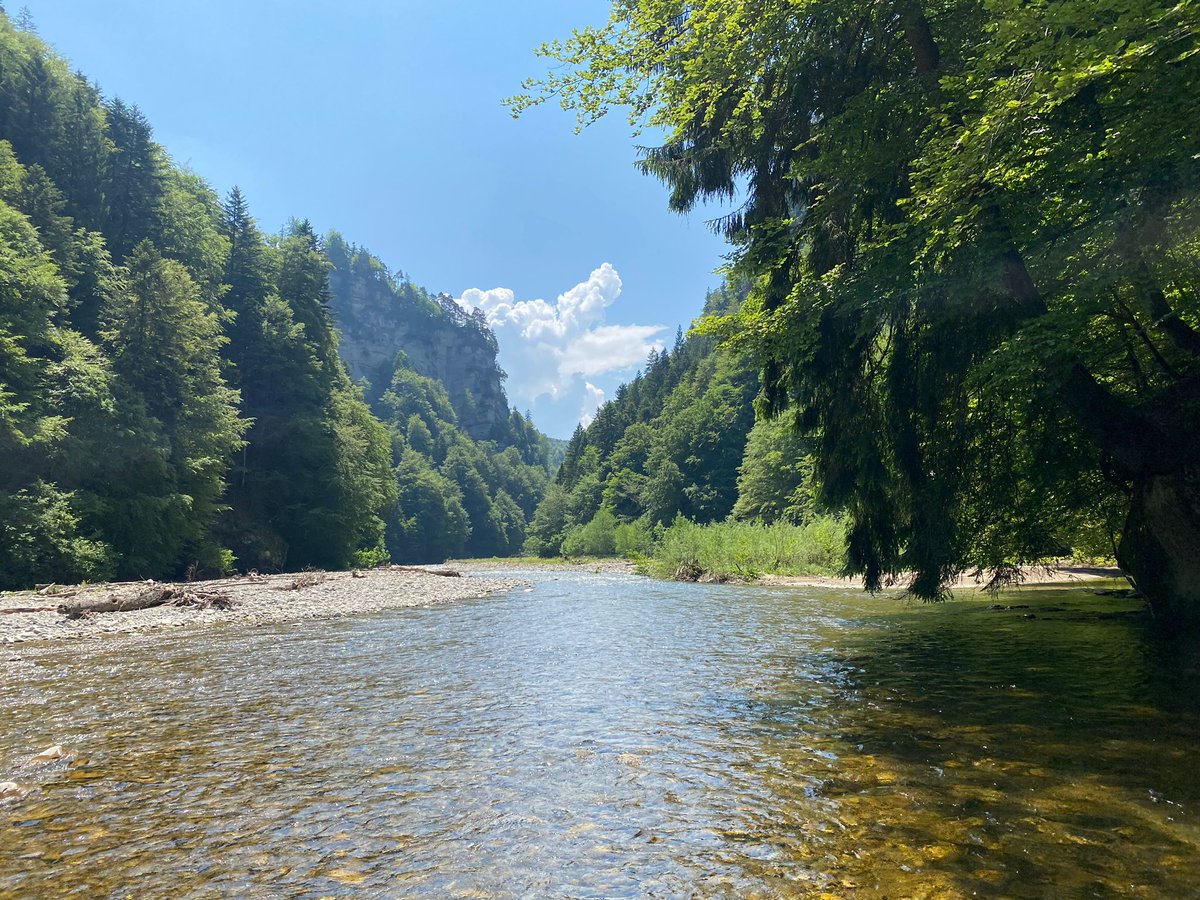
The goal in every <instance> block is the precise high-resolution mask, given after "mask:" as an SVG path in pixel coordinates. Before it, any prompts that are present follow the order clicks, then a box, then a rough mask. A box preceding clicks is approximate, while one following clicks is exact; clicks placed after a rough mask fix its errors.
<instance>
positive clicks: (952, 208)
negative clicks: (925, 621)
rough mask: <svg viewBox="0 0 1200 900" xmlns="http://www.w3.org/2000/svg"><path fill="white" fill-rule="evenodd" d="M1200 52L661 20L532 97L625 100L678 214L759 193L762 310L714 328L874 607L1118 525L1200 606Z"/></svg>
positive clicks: (590, 32)
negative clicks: (783, 417) (907, 576)
mask: <svg viewBox="0 0 1200 900" xmlns="http://www.w3.org/2000/svg"><path fill="white" fill-rule="evenodd" d="M1198 42H1200V9H1198V8H1197V6H1196V5H1195V4H1193V3H1176V2H1174V0H1147V2H1139V3H1131V2H1129V0H1099V2H1094V0H1063V2H1054V3H1027V2H1024V0H988V2H985V3H975V2H967V0H950V2H939V3H932V2H916V0H902V2H895V3H883V4H868V3H863V2H860V0H806V2H803V3H800V4H795V3H779V4H770V3H760V2H755V0H699V2H695V3H688V4H680V3H678V2H675V0H633V2H619V3H614V4H613V10H612V17H611V20H610V22H609V23H608V24H607V25H605V26H602V27H599V28H585V29H582V30H580V31H577V32H576V33H575V34H574V36H573V37H572V38H571V39H569V40H567V41H564V42H558V43H552V44H548V45H546V46H545V47H543V49H542V52H543V53H544V54H545V55H546V56H548V57H550V58H552V59H553V60H555V62H556V65H555V66H554V68H553V69H552V71H551V72H550V74H549V75H548V76H547V77H546V78H545V79H543V80H541V81H539V82H534V83H531V84H530V85H529V86H528V88H529V90H530V91H531V93H530V94H529V95H527V96H524V97H519V98H515V99H514V100H513V101H512V106H513V109H514V111H515V112H520V111H521V110H523V109H525V108H527V107H529V106H532V105H536V104H538V103H541V102H544V101H546V100H548V99H551V98H555V99H557V100H558V101H559V102H560V103H561V104H562V105H563V106H564V108H567V109H570V110H573V111H575V112H576V114H577V116H578V118H579V122H580V124H581V125H584V124H587V123H590V122H592V121H594V120H595V119H597V118H599V117H601V116H603V115H604V114H605V113H606V112H608V110H609V109H611V108H613V107H615V106H625V107H627V108H628V110H629V113H630V121H631V122H635V123H637V124H638V125H639V127H640V126H649V127H651V128H655V129H661V130H662V131H663V132H664V133H665V134H666V135H667V137H666V140H665V142H664V144H663V145H662V146H660V147H654V148H650V149H648V150H647V151H646V153H645V156H644V158H643V161H642V167H643V169H644V170H645V171H647V172H648V173H650V174H653V175H655V176H656V177H658V178H660V179H661V180H663V181H664V182H665V183H666V184H667V186H668V187H669V189H670V205H671V207H672V208H673V209H676V210H679V211H688V210H690V209H692V208H694V207H695V205H696V204H699V203H702V202H704V201H706V200H711V199H717V200H728V199H731V198H734V197H736V196H739V195H742V199H744V202H743V203H742V204H741V205H740V207H739V209H738V211H737V212H735V213H734V214H732V215H730V216H728V217H726V218H724V219H722V220H721V221H720V222H719V223H718V224H719V227H720V229H721V230H722V232H723V233H724V234H725V235H726V236H727V237H728V238H729V239H730V240H731V242H732V244H733V251H734V252H733V260H732V262H733V269H734V271H736V272H737V273H738V274H739V275H741V276H742V277H743V278H745V279H746V280H747V281H748V283H749V284H750V285H751V293H750V296H749V299H748V301H747V302H746V303H745V305H744V306H743V307H742V308H741V309H740V310H739V311H738V312H737V313H736V314H734V315H732V316H728V315H726V316H725V317H724V318H723V319H714V320H711V321H709V322H708V323H707V324H706V325H705V326H703V327H702V329H701V331H702V333H704V334H707V335H710V336H712V337H719V338H721V339H723V340H725V341H726V342H727V343H728V345H729V346H731V347H735V348H737V350H739V351H742V352H746V353H749V354H750V355H751V356H752V358H753V359H754V361H755V363H756V364H758V365H759V366H760V367H761V373H762V385H763V393H762V396H761V398H760V403H759V406H760V411H761V412H763V413H764V414H766V415H768V416H772V415H778V414H780V413H782V412H783V411H784V410H785V409H788V408H792V409H794V410H795V417H796V421H797V422H798V423H799V424H800V426H801V430H802V432H803V435H804V437H805V439H806V441H807V442H808V444H807V448H808V449H809V451H810V452H811V455H812V459H813V469H814V472H813V475H814V484H815V485H816V487H817V497H816V499H817V502H818V505H819V506H822V507H825V508H829V509H844V510H846V513H847V515H848V522H849V525H848V531H847V551H848V563H849V566H850V569H851V570H852V571H854V572H857V573H861V574H863V575H864V576H865V578H866V581H867V584H868V586H869V587H871V588H875V587H878V586H879V585H880V584H881V583H882V582H883V581H884V580H886V579H888V578H889V577H894V576H899V575H901V574H904V573H910V572H911V573H914V575H913V580H912V582H911V588H912V591H913V592H914V593H915V594H917V595H918V596H921V597H924V598H935V597H938V596H941V594H942V592H943V591H944V589H945V587H946V585H947V584H949V583H950V582H951V581H952V580H953V579H954V578H955V576H956V575H957V574H959V573H960V572H961V571H963V570H964V569H965V568H968V567H977V566H978V567H985V568H989V567H990V568H995V569H1003V568H1004V567H1007V566H1011V565H1014V564H1021V563H1029V562H1032V561H1035V560H1037V559H1040V558H1044V557H1046V556H1047V555H1056V554H1058V553H1059V552H1061V551H1062V550H1063V549H1064V548H1069V547H1070V546H1071V544H1072V543H1074V542H1076V540H1077V539H1078V536H1079V535H1081V534H1085V533H1086V534H1091V533H1095V532H1097V531H1103V530H1107V529H1109V528H1112V529H1113V530H1116V531H1123V535H1122V538H1121V541H1120V546H1121V548H1123V549H1121V552H1120V553H1119V557H1120V558H1121V559H1122V560H1123V562H1124V563H1125V564H1126V565H1127V566H1128V567H1129V568H1130V569H1131V570H1136V571H1135V572H1134V574H1135V575H1136V576H1137V577H1138V578H1139V584H1142V585H1143V587H1144V589H1145V590H1146V591H1147V592H1148V594H1150V595H1151V596H1152V598H1153V599H1154V600H1155V601H1156V602H1159V603H1160V604H1163V605H1165V607H1172V606H1174V605H1176V604H1177V603H1179V602H1184V601H1186V603H1190V604H1191V605H1192V607H1193V608H1200V594H1198V593H1197V588H1196V585H1197V584H1200V577H1198V569H1197V567H1196V560H1197V559H1200V525H1198V524H1197V523H1198V522H1200V499H1198V498H1197V495H1196V493H1195V491H1194V490H1193V489H1192V488H1190V487H1189V485H1192V484H1194V483H1195V479H1196V477H1197V473H1198V472H1200V449H1198V448H1200V445H1198V444H1197V442H1196V441H1195V440H1194V434H1195V423H1196V422H1197V421H1200V390H1198V388H1197V385H1198V384H1200V381H1198V380H1197V374H1198V373H1200V292H1198V291H1197V290H1196V273H1197V271H1198V270H1200V268H1198V265H1197V263H1198V260H1200V256H1198V251H1200V232H1198V227H1200V216H1197V209H1198V206H1197V202H1198V199H1200V168H1198V167H1197V166H1196V159H1197V156H1198V154H1200V132H1198V131H1197V129H1195V128H1194V126H1193V122H1194V120H1195V118H1196V114H1197V111H1198V110H1200V43H1198ZM712 312H714V313H727V312H728V311H727V310H713V311H712ZM577 449H578V448H577ZM568 461H569V460H568ZM672 462H673V463H674V464H675V466H676V467H677V468H678V471H676V470H675V469H664V471H665V472H666V473H667V476H668V477H667V478H666V480H665V481H664V482H663V483H662V484H661V485H659V486H658V487H656V488H655V491H654V493H655V497H656V501H655V502H657V503H659V504H660V505H661V508H662V509H663V510H665V509H667V508H669V507H670V506H672V505H678V506H679V507H680V508H682V507H683V506H684V505H685V500H684V499H681V494H682V495H684V496H686V494H684V492H686V490H687V487H686V482H687V480H688V475H687V472H686V467H684V466H683V465H681V464H680V463H679V461H678V460H672ZM759 474H762V473H759ZM743 477H744V479H751V478H754V479H757V480H758V481H759V487H760V488H761V487H763V486H764V485H762V483H761V479H759V478H758V476H757V475H756V474H755V473H754V471H753V470H750V471H747V472H744V473H743ZM747 484H749V482H747ZM760 493H762V492H760ZM772 494H777V492H773V491H767V492H765V493H762V496H763V498H764V499H767V498H769V496H771V495H772ZM752 499H753V500H754V501H755V503H756V504H757V502H758V500H757V498H752ZM769 504H770V505H771V508H772V509H773V510H774V509H777V508H778V506H779V500H778V498H777V499H776V500H774V501H769ZM759 508H760V507H758V506H756V507H755V510H757V509H759ZM785 508H786V507H785ZM747 514H750V515H755V514H757V512H756V511H749V510H747ZM772 514H773V513H772ZM655 515H661V512H660V511H656V513H655Z"/></svg>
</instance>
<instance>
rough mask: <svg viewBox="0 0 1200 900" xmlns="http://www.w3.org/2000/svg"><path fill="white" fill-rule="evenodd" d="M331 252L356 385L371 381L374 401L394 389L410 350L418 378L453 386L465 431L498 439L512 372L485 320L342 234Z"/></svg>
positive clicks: (333, 286) (345, 350)
mask: <svg viewBox="0 0 1200 900" xmlns="http://www.w3.org/2000/svg"><path fill="white" fill-rule="evenodd" d="M326 253H327V254H328V255H329V258H330V261H331V262H333V264H334V269H333V271H332V272H331V273H330V279H329V286H330V291H331V294H332V300H331V303H330V308H331V309H332V311H333V313H334V318H335V320H336V322H337V324H338V328H339V329H340V331H341V334H342V342H341V353H342V358H343V359H345V360H346V363H347V365H348V366H349V367H350V374H351V376H352V377H353V378H354V379H355V380H356V381H358V380H360V379H363V378H365V379H367V381H368V382H369V384H370V387H369V388H368V391H367V399H368V400H370V401H374V400H377V399H378V398H379V397H380V396H381V395H382V394H383V393H384V391H386V390H387V388H388V385H389V383H390V382H391V376H392V372H393V370H394V368H395V361H396V356H397V354H398V353H400V352H403V353H404V354H405V356H406V357H407V359H408V363H409V365H410V366H411V367H412V368H413V369H415V370H416V371H417V372H418V373H419V374H421V375H424V376H425V377H427V378H433V379H436V380H437V381H440V382H442V384H444V385H445V386H446V391H447V393H449V395H450V402H451V404H452V405H453V406H454V412H455V414H456V415H457V417H458V424H459V427H460V428H462V429H463V431H465V432H466V433H467V434H468V435H470V436H471V437H472V438H473V439H474V440H483V441H487V440H499V439H500V438H501V436H502V435H503V434H504V429H505V427H506V425H507V422H508V415H509V410H508V398H507V397H506V395H505V393H504V378H505V374H504V371H503V370H502V369H501V368H500V366H499V364H498V363H497V361H496V354H497V350H498V348H497V345H496V337H495V335H494V334H493V333H492V330H491V328H489V327H488V324H487V322H486V321H485V320H484V319H483V317H482V315H472V314H469V313H467V312H466V311H465V310H463V309H462V308H461V307H460V306H459V305H458V304H456V303H455V302H454V301H453V300H452V299H450V298H449V297H446V296H442V297H438V298H436V299H435V298H433V297H431V296H430V295H429V294H428V293H427V292H426V291H425V290H423V289H422V288H420V287H417V286H416V285H414V284H412V283H411V282H409V281H407V280H403V279H402V278H393V277H392V276H390V275H389V274H388V272H387V271H386V269H385V268H384V267H383V265H382V264H381V263H379V261H378V260H377V259H375V258H374V257H372V256H371V255H370V254H369V253H367V252H366V251H365V250H361V249H358V248H352V247H348V246H347V245H346V244H345V243H344V242H342V241H341V240H340V237H338V236H336V235H331V236H330V238H329V239H328V241H327V246H326Z"/></svg>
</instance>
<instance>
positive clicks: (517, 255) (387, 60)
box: [6, 0, 725, 437]
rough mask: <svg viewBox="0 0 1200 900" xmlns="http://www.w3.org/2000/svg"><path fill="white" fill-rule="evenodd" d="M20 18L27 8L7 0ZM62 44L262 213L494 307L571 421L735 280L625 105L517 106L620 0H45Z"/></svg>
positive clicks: (498, 323)
mask: <svg viewBox="0 0 1200 900" xmlns="http://www.w3.org/2000/svg"><path fill="white" fill-rule="evenodd" d="M6 5H7V7H8V8H9V11H10V13H14V14H15V13H16V11H17V10H19V9H20V8H21V5H22V4H21V3H20V2H19V0H9V2H8V3H7V4H6ZM24 5H25V6H27V7H28V8H29V10H30V12H31V13H32V15H33V18H34V23H35V25H36V27H37V29H38V31H39V33H40V34H41V36H42V37H43V38H45V39H46V40H47V41H49V42H50V43H51V44H53V45H54V46H55V47H56V48H57V49H58V51H59V52H60V53H62V54H63V55H64V56H66V57H68V58H69V59H70V60H71V61H72V63H73V65H74V66H75V68H77V69H79V70H81V71H83V72H84V73H85V74H86V75H88V76H89V77H90V78H92V79H93V80H95V81H98V82H99V84H100V86H101V87H102V89H103V90H104V91H105V93H106V94H107V95H109V96H120V97H122V98H123V99H125V100H127V101H129V102H133V103H136V104H138V105H139V106H140V107H141V108H142V110H143V111H144V112H145V113H146V115H147V117H148V118H149V119H150V121H151V123H152V124H153V125H154V127H155V133H156V136H157V138H158V140H159V141H160V142H161V143H162V144H164V145H165V146H166V148H167V149H168V150H169V151H170V153H171V154H172V156H173V157H174V158H175V159H176V160H177V161H178V162H181V163H185V164H187V165H190V166H191V167H192V168H193V169H195V170H196V171H197V172H199V173H200V174H201V175H203V176H204V177H205V178H207V179H208V180H209V181H210V182H211V183H212V184H213V186H214V187H215V188H217V190H219V191H221V192H222V193H223V192H224V191H226V190H227V189H228V188H229V187H231V186H232V185H234V184H237V185H239V186H240V187H241V188H242V190H243V191H244V192H245V193H246V195H247V197H248V198H249V200H250V203H251V207H252V209H253V211H254V213H255V215H256V216H257V218H258V220H259V223H260V224H261V225H262V227H263V228H264V229H266V230H268V231H276V230H278V229H279V228H280V227H281V226H282V225H283V223H284V222H285V221H286V220H287V219H288V217H289V216H298V217H307V218H309V219H311V220H312V222H313V223H314V225H315V226H316V227H317V228H318V229H320V230H323V231H324V230H328V229H337V230H339V231H341V232H342V233H343V234H344V235H345V236H346V238H347V239H348V240H350V241H352V242H355V243H359V244H363V245H365V246H367V247H369V248H371V250H373V251H374V252H375V253H376V255H378V256H379V257H380V258H382V259H383V260H384V262H385V263H387V264H388V265H389V266H390V267H391V268H393V269H403V270H404V271H405V272H406V273H408V274H409V276H410V277H411V278H412V279H413V280H414V281H416V282H417V283H419V284H422V285H424V286H425V287H427V288H429V289H430V290H433V291H435V292H441V291H445V292H447V293H450V294H452V295H453V296H455V297H459V298H463V300H464V302H467V303H476V304H478V305H481V306H482V307H483V308H484V309H485V310H486V311H487V312H488V313H489V316H490V317H491V318H492V320H493V322H494V324H495V327H496V330H497V334H498V336H499V339H500V344H501V363H502V365H504V366H505V368H506V369H507V370H508V371H509V373H510V378H509V383H508V392H509V398H510V400H511V401H512V402H513V403H514V404H515V405H517V406H518V407H520V408H522V409H526V408H528V409H531V410H532V411H533V413H534V420H535V421H536V422H537V424H538V425H539V426H540V427H541V428H542V429H543V430H545V431H546V432H547V433H549V434H551V435H553V436H556V437H562V436H566V435H569V434H570V432H571V430H572V429H573V428H574V426H575V423H576V422H577V421H578V420H579V419H580V417H581V416H586V415H587V414H589V413H590V412H591V411H592V410H594V408H595V405H596V402H597V401H598V400H599V399H600V398H601V397H603V396H611V395H612V391H613V390H614V389H615V387H616V386H617V385H618V384H619V383H620V382H621V381H624V380H626V379H627V378H628V377H630V375H632V373H633V371H634V370H635V369H636V368H637V361H639V360H641V359H644V358H645V355H646V353H647V352H648V350H649V348H650V347H651V346H653V345H654V344H656V343H660V342H661V343H667V344H669V343H670V342H671V340H672V339H673V337H674V333H675V329H676V327H677V326H678V325H683V326H684V327H686V326H687V324H688V323H689V322H690V321H691V319H692V317H693V316H695V315H696V314H697V313H698V312H699V310H700V306H701V303H702V302H703V298H704V292H705V290H706V288H709V287H712V286H715V285H716V284H717V283H718V281H719V278H718V276H716V275H714V274H713V270H714V269H715V268H716V267H718V266H719V265H721V262H722V254H723V253H724V252H725V248H724V245H723V243H722V242H721V241H720V240H719V239H718V238H717V237H715V236H714V235H713V234H712V233H711V232H710V231H709V229H708V228H707V226H706V225H705V219H706V218H708V217H710V216H711V215H713V213H708V214H694V215H693V216H691V217H689V218H684V217H680V216H677V215H674V214H672V213H670V212H668V211H667V209H666V191H665V189H664V188H663V186H662V185H661V184H659V183H658V182H656V181H654V180H653V179H650V178H647V177H645V176H643V175H641V174H639V173H638V172H637V171H636V169H635V168H634V166H633V161H634V159H635V158H636V155H637V154H636V148H635V143H636V141H635V139H634V138H632V137H631V134H630V131H631V130H630V128H629V125H628V123H627V122H626V120H625V118H624V116H623V114H621V113H618V114H616V115H613V116H611V117H610V119H609V120H607V121H604V122H602V123H600V124H598V125H596V126H593V127H591V128H589V129H587V130H585V132H584V133H583V134H582V135H574V134H573V133H572V130H573V127H574V121H573V119H572V118H571V116H570V115H568V114H566V113H564V112H562V111H561V110H559V109H558V108H557V107H556V106H547V107H542V108H540V109H536V110H533V111H531V112H530V113H527V114H526V115H525V116H524V117H522V118H521V119H520V120H519V121H513V119H512V118H511V117H510V115H509V113H508V111H507V110H506V109H505V108H504V107H503V106H502V103H501V101H502V100H503V98H504V97H506V96H508V95H510V94H513V93H516V92H517V91H518V90H519V87H520V82H521V80H522V79H523V78H525V77H528V76H530V75H536V74H539V73H540V72H542V71H543V70H544V67H545V65H546V63H545V62H544V61H541V60H538V59H537V58H535V57H534V55H533V48H534V47H536V46H537V44H538V43H540V42H541V41H543V40H547V39H550V38H555V37H565V36H566V35H567V34H568V33H569V32H570V29H571V28H572V27H574V26H580V25H584V24H589V23H593V24H599V23H601V22H603V21H604V20H605V18H606V16H607V11H608V3H607V2H604V0H572V2H567V3H564V2H561V0H556V2H551V0H522V2H520V3H503V2H494V0H493V2H485V0H469V2H468V0H442V2H440V3H429V2H421V3H416V2H408V0H398V2H383V0H374V2H372V0H342V2H338V3H329V2H311V0H310V2H305V0H286V2H285V0H239V2H231V0H103V2H101V0H25V3H24Z"/></svg>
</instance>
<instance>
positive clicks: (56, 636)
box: [0, 568, 524, 645]
mask: <svg viewBox="0 0 1200 900" xmlns="http://www.w3.org/2000/svg"><path fill="white" fill-rule="evenodd" d="M523 584H524V582H522V581H519V580H516V579H510V578H482V577H478V576H474V575H470V574H466V573H464V575H463V577H461V578H447V577H444V576H439V575H432V574H428V573H425V572H419V571H413V570H411V569H401V568H390V569H369V570H364V571H362V572H360V573H357V574H352V573H350V572H313V573H301V574H299V575H294V574H293V575H270V576H254V577H250V576H242V577H237V578H225V579H220V580H217V581H206V582H201V583H197V584H194V585H180V586H179V587H180V588H194V589H196V591H198V592H201V594H202V595H205V596H218V597H222V598H224V599H223V601H222V602H221V603H220V604H219V605H218V606H207V607H196V606H175V605H171V604H170V603H168V604H165V605H162V606H156V607H153V608H150V609H139V610H134V611H130V612H95V613H85V614H83V615H82V616H79V617H77V618H71V617H69V616H66V615H64V614H63V613H61V612H59V611H58V607H59V605H60V604H67V605H77V604H81V603H93V602H96V601H104V600H109V599H114V598H120V597H128V596H130V595H131V594H133V593H136V592H138V591H140V590H142V589H144V586H143V585H139V584H122V585H109V584H99V585H94V586H89V587H86V588H72V587H58V586H52V587H50V588H48V589H46V590H44V591H42V592H35V591H21V592H16V593H5V594H0V644H5V645H13V644H27V643H34V642H41V641H55V640H64V639H79V638H87V637H97V636H101V637H102V636H109V635H121V634H130V633H134V632H142V631H149V630H153V629H159V628H176V627H185V626H192V627H194V626H203V625H214V624H219V623H241V624H247V625H264V624H272V623H277V622H291V621H297V620H300V619H319V618H335V617H338V616H349V615H356V614H359V613H367V612H374V611H376V610H382V609H392V608H395V607H402V606H432V605H436V604H441V603H451V602H453V601H456V600H467V599H471V598H476V597H484V596H487V595H489V594H495V593H498V592H502V591H509V590H512V589H513V588H515V587H520V586H522V585H523ZM220 607H226V608H220Z"/></svg>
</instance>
